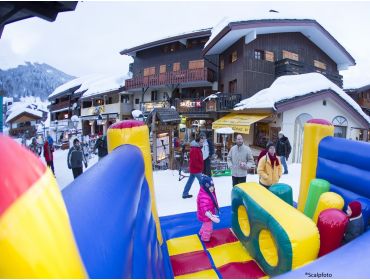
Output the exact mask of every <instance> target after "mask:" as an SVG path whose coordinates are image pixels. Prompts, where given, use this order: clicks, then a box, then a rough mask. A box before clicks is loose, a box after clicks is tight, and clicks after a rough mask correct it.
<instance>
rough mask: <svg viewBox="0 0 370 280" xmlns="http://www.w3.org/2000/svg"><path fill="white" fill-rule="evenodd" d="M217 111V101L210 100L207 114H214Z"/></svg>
mask: <svg viewBox="0 0 370 280" xmlns="http://www.w3.org/2000/svg"><path fill="white" fill-rule="evenodd" d="M214 111H216V100H215V99H210V100H208V101H207V103H206V112H214Z"/></svg>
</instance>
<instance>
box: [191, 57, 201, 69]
mask: <svg viewBox="0 0 370 280" xmlns="http://www.w3.org/2000/svg"><path fill="white" fill-rule="evenodd" d="M202 68H204V60H203V59H199V60H191V61H189V69H202Z"/></svg>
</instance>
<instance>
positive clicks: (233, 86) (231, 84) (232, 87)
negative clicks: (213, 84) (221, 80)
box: [229, 79, 237, 93]
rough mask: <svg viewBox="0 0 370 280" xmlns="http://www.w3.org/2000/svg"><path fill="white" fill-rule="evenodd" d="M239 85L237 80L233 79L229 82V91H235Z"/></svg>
mask: <svg viewBox="0 0 370 280" xmlns="http://www.w3.org/2000/svg"><path fill="white" fill-rule="evenodd" d="M236 87H237V80H236V79H235V80H232V81H230V82H229V93H235V92H236Z"/></svg>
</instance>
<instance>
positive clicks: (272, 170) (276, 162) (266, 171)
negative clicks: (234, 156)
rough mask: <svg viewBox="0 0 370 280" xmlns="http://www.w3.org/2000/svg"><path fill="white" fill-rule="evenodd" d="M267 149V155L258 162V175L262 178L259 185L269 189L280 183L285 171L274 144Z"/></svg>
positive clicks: (270, 144)
mask: <svg viewBox="0 0 370 280" xmlns="http://www.w3.org/2000/svg"><path fill="white" fill-rule="evenodd" d="M266 149H267V153H266V155H264V156H263V157H262V158H261V159H260V160H259V162H258V167H257V173H258V175H259V177H260V178H259V183H260V184H261V185H262V186H264V187H266V188H269V187H271V185H273V184H276V183H277V182H279V179H280V177H281V174H282V171H283V170H282V167H281V162H280V159H279V157H277V156H276V153H275V145H274V143H272V142H270V143H269V144H268V145H267V147H266Z"/></svg>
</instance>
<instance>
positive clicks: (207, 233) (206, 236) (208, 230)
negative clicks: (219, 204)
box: [199, 221, 213, 242]
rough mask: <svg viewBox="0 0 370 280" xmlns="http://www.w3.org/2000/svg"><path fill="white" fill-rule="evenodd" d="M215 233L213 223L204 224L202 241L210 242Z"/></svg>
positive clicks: (201, 233) (201, 231) (201, 235)
mask: <svg viewBox="0 0 370 280" xmlns="http://www.w3.org/2000/svg"><path fill="white" fill-rule="evenodd" d="M212 232H213V223H212V221H209V222H203V224H202V227H201V228H200V231H199V235H200V239H201V240H202V241H205V242H208V241H209V240H210V239H211V235H212Z"/></svg>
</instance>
